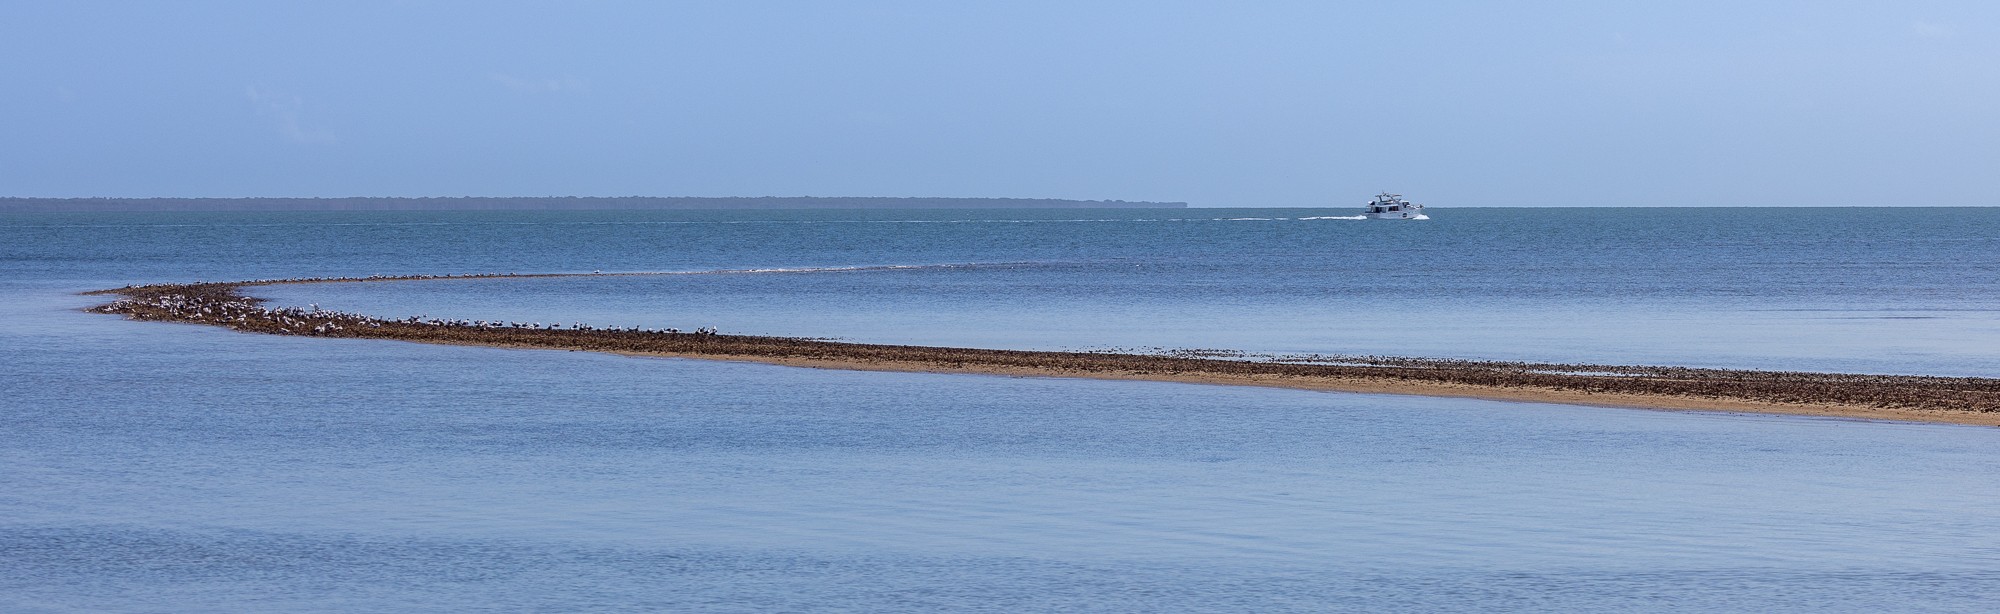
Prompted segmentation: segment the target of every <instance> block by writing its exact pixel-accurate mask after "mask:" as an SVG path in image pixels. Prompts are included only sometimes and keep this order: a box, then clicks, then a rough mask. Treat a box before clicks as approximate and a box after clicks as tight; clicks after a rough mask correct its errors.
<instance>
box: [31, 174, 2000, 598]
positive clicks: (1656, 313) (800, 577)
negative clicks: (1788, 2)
mask: <svg viewBox="0 0 2000 614" xmlns="http://www.w3.org/2000/svg"><path fill="white" fill-rule="evenodd" d="M1347 215H1350V212H1349V211H1347V210H1344V209H1343V210H1302V209H1284V210H1276V209H1272V210H1257V209H1227V210H1201V209H1191V210H1099V211H1087V210H1086V211H1078V210H992V211H887V210H878V211H736V212H699V211H661V212H640V211H620V212H553V213H543V212H477V213H474V212H460V213H448V212H425V213H389V212H370V213H283V214H256V213H232V214H188V213H180V214H88V215H84V214H0V295H3V296H6V297H7V299H6V300H5V301H0V610H5V611H29V612H34V611H91V612H95V611H245V612H262V611H407V610H642V611H652V610H721V611H770V610H801V609H806V610H812V609H849V610H868V611H896V610H906V611H934V610H989V611H1019V610H1023V609H1040V610H1109V611H1130V610H1146V611H1159V610H1189V611H1214V610H1254V611H1284V610H1299V611H1328V610H1335V611H1338V610H1352V611H1382V610H1476V611H1509V610H1513V611H1545V610H1586V611H1600V610H1736V611H1815V612H1817V611H1880V610H1885V609H1886V610H1901V611H1991V610H1994V609H2000V571H1995V570H1996V569H2000V511H1996V510H2000V429H1990V428H1976V427H1958V426H1941V425H1912V424H1897V423H1878V422H1861V421H1846V420H1826V419H1809V418H1794V417H1773V416H1745V415H1730V414H1710V413H1667V412H1648V411H1634V410H1620V409H1605V408H1588V407H1571V406H1560V405H1545V404H1530V403H1502V402H1487V401H1473V400H1462V399H1431V398H1421V397H1395V396H1379V395H1358V394H1334V393H1314V392H1303V391H1288V390H1263V389H1247V388H1228V387H1212V386H1196V385H1180V384H1162V383H1143V382H1107V381H1082V380H1054V379H1021V378H999V377H982V376H951V375H929V374H898V373H861V372H841V371H824V370H808V369H791V368H782V367H772V366H764V365H750V364H735V363H717V362H704V361H688V360H662V359H641V358H626V357H616V356H606V355H593V354H585V353H572V352H540V351H511V350H499V349H491V348H469V347H436V346H422V345H414V344H403V343H393V342H380V341H352V340H322V339H303V338H286V337H273V336H256V335H245V334H238V333H232V332H228V331H223V330H219V329H214V328H208V327H200V326H188V325H172V324H157V323H137V322H126V321H122V320H119V319H116V318H114V317H109V316H100V315H92V314H85V313H81V312H79V311H77V309H78V308H80V307H83V306H87V305H90V304H93V303H94V302H98V301H99V300H101V299H98V298H94V297H83V296H77V295H76V294H75V293H76V292H79V291H83V290H90V289H96V288H103V287H111V286H118V285H123V284H127V283H148V282H158V281H193V280H204V279H206V280H233V279H249V278H269V277H294V276H365V275H371V274H412V273H428V274H445V273H475V272H524V273H526V272H590V271H605V272H649V273H673V274H670V275H648V276H631V277H603V278H569V279H522V280H444V281H425V282H393V283H380V284H342V285H314V286H279V287H268V288H259V289H257V290H256V291H257V292H258V293H259V294H261V295H263V296H267V297H270V298H272V299H274V300H276V301H278V302H280V303H286V304H299V305H304V304H308V303H317V304H319V305H321V306H322V307H326V308H333V309H344V310H356V311H364V312H368V313H372V314H376V315H384V316H397V317H400V316H406V315H418V314H425V315H430V316H435V317H464V318H472V319H507V320H523V321H543V322H564V323H570V322H576V321H582V322H587V323H593V324H599V325H647V326H660V327H664V326H678V327H682V328H693V327H696V326H717V327H719V328H721V329H722V330H723V331H724V332H732V333H750V334H775V335H799V336H813V337H836V338H842V339H849V340H855V341H867V342H887V343H922V344H940V345H964V346H976V347H1019V348H1049V349H1112V348H1121V349H1138V350H1147V349H1177V348H1188V349H1225V350H1238V351H1244V352H1249V353H1253V354H1263V355H1285V354H1302V353H1340V354H1393V355H1406V356H1434V357H1466V358H1495V359H1522V360H1546V361H1559V362H1596V363H1616V364H1682V365H1699V366H1721V367H1752V368H1771V369H1801V370H1827V371H1852V372H1879V373H1929V374H1954V375H1981V376H1989V377H1992V376H2000V350H1996V349H1995V348H2000V209H1439V210H1437V211H1436V212H1434V213H1433V216H1432V217H1433V218H1435V219H1432V220H1429V221H1426V222H1385V221H1362V220H1351V219H1340V218H1342V217H1344V216H1347Z"/></svg>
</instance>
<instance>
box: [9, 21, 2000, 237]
mask: <svg viewBox="0 0 2000 614" xmlns="http://www.w3.org/2000/svg"><path fill="white" fill-rule="evenodd" d="M1383 190H1389V191H1394V192H1400V193H1403V194H1405V195H1408V196H1410V197H1412V198H1413V199H1415V200H1417V201H1419V202H1424V203H1426V204H1429V205H1431V206H1434V207H1437V206H1446V207H1449V206H1683V205H1706V206H1714V205H1782V206H1815V205H1830V206H1892V205H1948V206H1975V205H1976V206H1991V205H2000V2H1991V1H1966V2H1923V1H1915V2H1839V1H1810V2H1806V1H1801V2H1757V1H1754V0H1740V1H1730V2H1704V1H1700V0H1694V1H1686V2H1667V3H1631V2H1598V1H1577V2H1533V1H1519V2H1423V1H1412V2H1352V3H1349V2H1332V1H1312V2H1277V1H1272V2H1240V1H1238V2H1170V1H1158V2H1090V1H1085V0H1070V1H1060V2H1036V1H1008V2H985V3H972V2H933V1H921V2H874V1H866V0H846V1H840V2H831V1H829V2H756V1H748V0H737V1H725V2H665V1H655V2H584V1H575V2H494V1H480V2H420V1H402V2H366V1H351V0H349V1H340V2H268V1H255V2H204V1H198V0H189V1H177V2H96V1H81V0H74V1H63V2H31V1H27V0H0V196H23V197H97V196H107V197H149V196H171V197H243V196H321V197H333V196H544V195H553V196H631V195H641V196H966V197H1018V198H1073V199H1091V200H1097V199H1117V200H1156V201H1183V202H1188V203H1191V204H1193V205H1196V206H1240V207H1310V206H1358V205H1360V204H1361V203H1363V202H1365V201H1366V200H1367V199H1368V197H1369V196H1370V195H1372V194H1374V193H1376V192H1378V191H1383Z"/></svg>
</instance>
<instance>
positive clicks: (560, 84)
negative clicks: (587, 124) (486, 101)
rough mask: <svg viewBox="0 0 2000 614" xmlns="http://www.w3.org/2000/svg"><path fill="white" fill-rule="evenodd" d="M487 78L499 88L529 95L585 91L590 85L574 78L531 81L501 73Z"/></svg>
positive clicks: (489, 75)
mask: <svg viewBox="0 0 2000 614" xmlns="http://www.w3.org/2000/svg"><path fill="white" fill-rule="evenodd" d="M487 76H488V77H491V78H492V79H493V82H494V83H498V84H500V86H501V87H504V88H507V89H509V90H513V91H516V92H526V93H531V94H534V93H544V92H573V91H578V90H582V89H585V88H586V87H588V86H589V85H590V84H588V83H585V82H584V81H583V80H582V79H578V78H576V77H556V78H553V79H533V78H526V77H517V76H514V75H510V74H507V73H503V72H496V73H490V74H488V75H487Z"/></svg>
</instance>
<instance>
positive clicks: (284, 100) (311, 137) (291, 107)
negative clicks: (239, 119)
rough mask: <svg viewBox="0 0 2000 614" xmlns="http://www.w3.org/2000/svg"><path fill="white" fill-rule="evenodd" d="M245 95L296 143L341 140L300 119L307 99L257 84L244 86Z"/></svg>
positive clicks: (280, 132)
mask: <svg viewBox="0 0 2000 614" xmlns="http://www.w3.org/2000/svg"><path fill="white" fill-rule="evenodd" d="M243 95H244V96H246V97H248V98H249V99H250V105H251V106H252V107H254V108H255V109H256V110H257V114H258V115H260V116H262V117H264V118H265V119H267V120H269V121H271V123H272V125H273V126H274V127H275V128H277V130H278V136H281V137H284V138H285V140H288V141H291V142H294V143H332V142H334V141H337V140H339V139H338V138H336V137H334V135H333V133H332V132H330V131H327V130H326V129H323V128H316V127H308V126H306V125H305V124H303V123H301V122H300V121H299V115H300V113H301V112H302V111H303V110H304V109H305V106H306V105H305V99H303V98H300V97H298V96H297V95H293V94H281V93H277V92H272V91H270V90H266V89H263V88H259V87H257V86H254V85H252V86H249V87H245V88H243Z"/></svg>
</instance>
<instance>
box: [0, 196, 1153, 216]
mask: <svg viewBox="0 0 2000 614" xmlns="http://www.w3.org/2000/svg"><path fill="white" fill-rule="evenodd" d="M1184 207H1187V203H1160V202H1145V201H1124V200H1064V199H1056V198H874V197H865V196H834V197H826V196H756V197H723V198H713V197H700V196H608V197H606V196H505V197H486V196H454V197H441V198H367V197H345V198H0V211H74V212H92V211H452V210H463V211H494V210H573V211H582V210H600V209H1091V208H1119V209H1179V208H1184Z"/></svg>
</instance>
